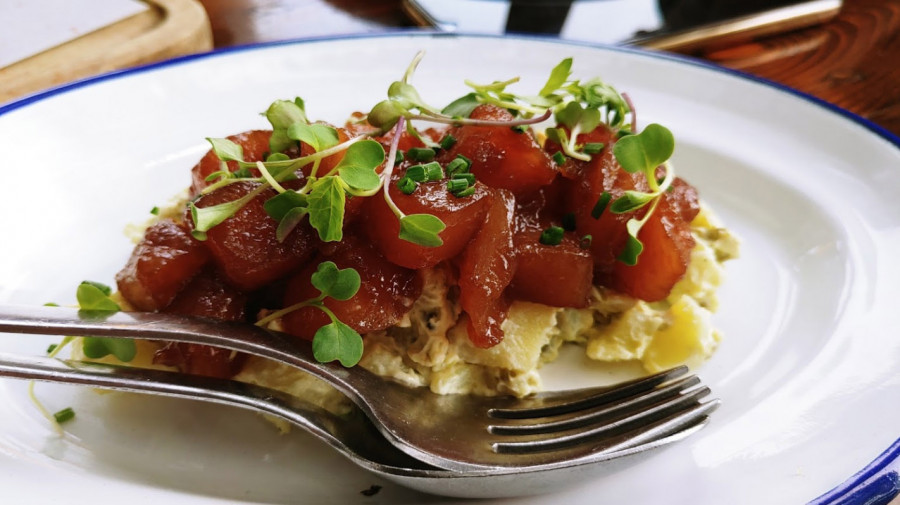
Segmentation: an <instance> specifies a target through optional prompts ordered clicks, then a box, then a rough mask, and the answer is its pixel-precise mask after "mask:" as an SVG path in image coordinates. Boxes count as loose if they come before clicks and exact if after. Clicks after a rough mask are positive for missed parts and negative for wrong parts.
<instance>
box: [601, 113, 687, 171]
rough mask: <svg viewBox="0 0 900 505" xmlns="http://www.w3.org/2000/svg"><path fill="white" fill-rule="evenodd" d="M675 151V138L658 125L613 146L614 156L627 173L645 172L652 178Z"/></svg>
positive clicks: (651, 125)
mask: <svg viewBox="0 0 900 505" xmlns="http://www.w3.org/2000/svg"><path fill="white" fill-rule="evenodd" d="M674 150H675V138H674V137H673V136H672V132H670V131H669V130H668V129H667V128H666V127H664V126H661V125H658V124H656V123H653V124H649V125H647V127H646V128H644V131H642V132H641V133H637V134H634V135H628V136H625V137H622V138H621V139H619V141H618V142H616V145H614V146H613V155H614V156H615V157H616V160H617V161H618V162H619V165H621V166H622V169H624V170H625V171H626V172H628V173H630V174H633V173H636V172H644V173H645V174H648V176H652V174H653V171H654V170H655V169H656V167H658V166H659V165H662V164H663V163H665V162H666V160H668V159H669V158H670V157H671V156H672V153H673V151H674Z"/></svg>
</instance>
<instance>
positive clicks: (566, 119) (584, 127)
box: [556, 102, 602, 132]
mask: <svg viewBox="0 0 900 505" xmlns="http://www.w3.org/2000/svg"><path fill="white" fill-rule="evenodd" d="M556 120H557V121H558V122H560V123H562V124H564V125H566V126H568V127H569V130H575V129H576V128H577V129H578V130H579V131H582V132H590V131H593V130H594V128H596V127H597V126H598V125H599V124H600V123H601V121H602V117H601V115H600V111H599V110H598V109H597V108H596V107H583V106H582V105H581V104H580V103H578V102H569V103H567V104H566V106H565V107H563V108H562V109H561V110H559V111H558V112H557V113H556Z"/></svg>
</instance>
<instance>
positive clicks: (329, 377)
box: [0, 306, 719, 471]
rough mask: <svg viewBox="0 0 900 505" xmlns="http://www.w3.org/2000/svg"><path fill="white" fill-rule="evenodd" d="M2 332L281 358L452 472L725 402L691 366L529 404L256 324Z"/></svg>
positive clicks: (104, 319) (647, 435)
mask: <svg viewBox="0 0 900 505" xmlns="http://www.w3.org/2000/svg"><path fill="white" fill-rule="evenodd" d="M0 332H17V333H36V334H49V335H72V336H105V337H117V338H131V339H150V340H167V341H175V342H185V343H193V344H203V345H211V346H217V347H223V348H227V349H232V350H235V351H240V352H246V353H250V354H255V355H258V356H261V357H264V358H268V359H272V360H276V361H280V362H283V363H286V364H289V365H292V366H295V367H297V368H300V369H302V370H304V371H306V372H309V373H311V374H313V375H314V376H316V377H319V378H321V379H323V380H325V381H327V382H329V383H331V384H332V385H333V386H335V387H336V388H337V389H338V390H340V391H341V392H342V393H344V394H345V395H347V397H348V398H350V399H351V400H352V401H353V402H354V403H355V404H356V405H357V406H358V407H359V408H360V410H361V411H362V412H363V413H364V414H365V415H366V416H367V417H368V418H369V419H370V420H371V421H372V422H373V424H374V425H375V426H376V427H377V429H378V431H379V432H381V434H382V435H384V437H385V438H386V439H387V440H388V441H389V442H390V443H391V444H393V445H394V446H396V447H398V448H399V449H400V450H402V451H403V452H404V453H406V454H408V455H410V456H412V457H414V458H416V459H418V460H420V461H423V462H426V463H428V464H431V465H434V466H437V467H440V468H445V469H448V470H456V471H464V470H490V469H517V470H523V471H524V470H535V469H553V468H558V467H562V466H567V465H571V464H573V463H574V464H586V463H590V462H593V461H600V460H605V459H608V458H609V457H610V456H611V455H612V454H615V453H618V452H622V451H629V452H630V451H631V450H635V449H639V448H641V447H642V446H651V445H653V444H654V442H656V441H658V440H661V439H664V438H668V437H671V436H672V435H675V434H677V433H680V432H683V431H695V430H696V429H697V428H698V427H700V426H702V425H704V424H705V423H706V422H707V420H708V415H709V413H710V412H711V411H712V410H714V409H715V408H716V407H717V406H718V405H719V401H718V400H709V401H702V399H703V398H704V397H705V396H707V395H708V394H709V389H708V388H706V387H705V386H702V385H700V384H699V379H698V378H697V377H695V376H686V377H685V376H684V375H685V373H686V371H687V370H686V368H684V367H681V368H677V369H674V370H671V371H668V372H664V373H661V374H657V375H654V376H651V377H647V378H644V379H640V380H636V381H631V382H627V383H624V384H619V385H616V386H613V387H602V388H591V389H582V390H571V391H562V392H550V393H542V394H538V395H535V396H532V397H528V398H524V399H516V398H508V397H500V398H493V397H477V396H468V395H436V394H432V393H431V392H429V391H427V390H422V389H410V388H408V387H405V386H403V385H400V384H397V383H394V382H391V381H387V380H383V379H381V378H380V377H378V376H376V375H374V374H372V373H370V372H368V371H367V370H365V369H363V368H361V367H353V368H344V367H342V366H340V365H337V364H333V363H319V362H317V361H315V359H314V358H313V356H312V350H311V346H310V345H309V343H308V342H306V341H303V340H300V339H297V338H295V337H292V336H290V335H286V334H282V333H278V332H272V331H268V330H264V329H262V328H258V327H255V326H251V325H247V324H237V323H224V322H221V321H213V320H206V319H198V318H190V317H182V316H173V315H167V314H154V313H136V312H131V313H127V312H118V313H115V314H97V313H85V312H83V311H81V312H80V311H77V310H75V309H66V308H59V307H16V306H0Z"/></svg>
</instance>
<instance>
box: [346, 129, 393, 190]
mask: <svg viewBox="0 0 900 505" xmlns="http://www.w3.org/2000/svg"><path fill="white" fill-rule="evenodd" d="M382 163H384V148H383V147H381V144H379V143H378V142H376V141H374V140H363V141H361V142H357V143H355V144H353V145H351V146H350V147H349V148H348V149H347V151H346V152H345V153H344V157H343V158H341V161H340V162H338V164H337V166H335V167H334V168H335V170H337V171H338V173H339V174H340V175H341V179H343V180H344V182H346V183H347V185H348V186H350V187H351V188H355V189H361V190H364V191H366V190H371V189H375V188H377V187H378V185H379V184H381V178H380V177H378V174H377V173H376V172H375V169H376V168H377V167H378V166H379V165H381V164H382Z"/></svg>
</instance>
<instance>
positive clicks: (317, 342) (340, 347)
mask: <svg viewBox="0 0 900 505" xmlns="http://www.w3.org/2000/svg"><path fill="white" fill-rule="evenodd" d="M312 348H313V356H314V357H315V358H316V360H317V361H319V362H321V363H328V362H331V361H334V360H337V361H339V362H340V363H341V365H343V366H345V367H351V366H354V365H356V364H357V363H359V360H360V359H362V353H363V340H362V337H361V336H360V335H359V333H357V332H356V331H355V330H354V329H353V328H351V327H349V326H347V325H346V324H344V323H342V322H340V321H337V320H334V321H332V322H331V323H329V324H326V325H325V326H323V327H321V328H319V330H318V331H316V334H315V336H313V343H312Z"/></svg>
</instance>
